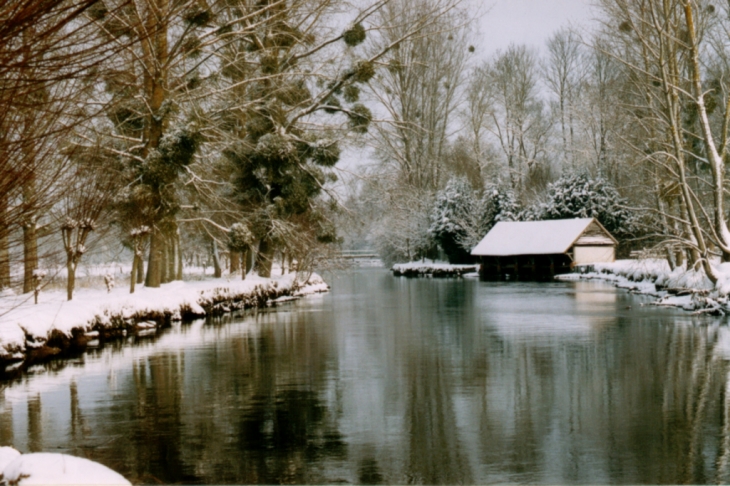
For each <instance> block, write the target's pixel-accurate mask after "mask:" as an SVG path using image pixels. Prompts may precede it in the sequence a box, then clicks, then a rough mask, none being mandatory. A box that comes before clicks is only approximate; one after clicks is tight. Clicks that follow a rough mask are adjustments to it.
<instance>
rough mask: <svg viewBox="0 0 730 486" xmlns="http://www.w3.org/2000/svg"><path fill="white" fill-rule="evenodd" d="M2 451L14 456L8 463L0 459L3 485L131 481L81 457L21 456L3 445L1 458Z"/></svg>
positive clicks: (57, 455) (119, 482)
mask: <svg viewBox="0 0 730 486" xmlns="http://www.w3.org/2000/svg"><path fill="white" fill-rule="evenodd" d="M3 453H7V454H8V456H10V455H12V456H13V460H12V461H11V462H9V463H7V464H4V465H3V464H2V463H1V462H0V480H2V481H3V484H13V485H18V486H30V485H51V484H53V485H59V484H69V485H71V484H74V485H75V484H98V485H111V484H119V485H122V484H123V485H129V484H131V483H130V482H129V481H127V480H126V479H125V478H124V477H123V476H122V475H121V474H119V473H116V472H114V471H112V470H111V469H109V468H108V467H106V466H104V465H102V464H99V463H98V462H94V461H90V460H88V459H84V458H82V457H75V456H69V455H68V454H56V453H47V452H37V453H33V454H23V455H21V454H20V453H19V452H18V451H16V450H15V449H13V448H11V447H3V448H0V461H1V460H2V457H3ZM3 466H4V467H3Z"/></svg>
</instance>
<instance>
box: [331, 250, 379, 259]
mask: <svg viewBox="0 0 730 486" xmlns="http://www.w3.org/2000/svg"><path fill="white" fill-rule="evenodd" d="M337 256H338V257H339V258H344V259H346V260H373V259H376V258H380V255H378V253H377V252H376V251H375V250H343V251H341V252H339V253H338V254H337Z"/></svg>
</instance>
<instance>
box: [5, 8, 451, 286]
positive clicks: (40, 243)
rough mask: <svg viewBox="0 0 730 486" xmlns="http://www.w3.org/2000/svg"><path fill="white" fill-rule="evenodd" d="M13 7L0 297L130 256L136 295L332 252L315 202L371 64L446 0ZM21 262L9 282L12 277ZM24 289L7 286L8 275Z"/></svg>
mask: <svg viewBox="0 0 730 486" xmlns="http://www.w3.org/2000/svg"><path fill="white" fill-rule="evenodd" d="M392 3H393V2H392V1H390V0H372V1H369V2H358V4H357V5H353V4H351V3H349V2H346V1H344V0H49V1H45V2H29V1H27V0H9V1H8V2H3V5H2V6H0V20H1V22H0V25H1V27H0V71H2V73H1V74H2V75H1V76H0V106H2V110H0V289H1V288H11V287H17V288H20V287H22V291H23V292H30V291H32V290H33V289H34V288H36V287H37V286H38V285H39V282H40V280H41V279H42V277H43V275H44V273H43V271H42V270H39V265H40V263H39V262H40V261H41V260H43V259H46V260H48V261H60V260H63V261H64V264H65V267H66V270H67V273H68V287H67V290H68V298H69V299H71V298H72V296H73V290H74V285H75V284H74V276H75V272H76V269H77V266H78V264H79V262H80V261H81V260H82V258H83V257H84V255H86V254H88V253H89V252H90V251H91V250H93V249H94V248H95V247H96V248H98V247H99V246H100V244H99V242H100V241H103V243H104V246H105V247H106V248H107V252H108V253H109V252H112V251H113V250H110V249H109V247H110V246H111V247H119V248H122V247H124V248H126V249H127V250H128V251H127V253H126V254H129V255H131V257H130V259H131V260H132V262H131V263H132V277H131V279H130V291H131V292H134V290H135V284H140V283H144V285H145V286H148V287H159V286H160V284H162V283H165V282H168V281H171V280H178V279H182V276H183V275H182V274H183V262H184V253H188V254H189V253H190V252H191V251H192V249H197V248H201V247H203V248H205V252H206V253H208V254H210V255H211V256H212V259H213V261H214V265H215V269H216V270H215V271H216V274H217V276H220V274H221V258H220V255H221V253H222V252H225V253H226V254H227V255H228V259H229V262H230V266H231V270H232V271H233V270H238V269H239V268H242V269H243V270H242V276H243V277H244V278H245V275H246V271H247V270H250V269H251V268H252V267H255V269H256V271H258V273H259V274H260V275H262V276H269V275H270V274H271V266H272V262H273V261H274V258H281V260H282V267H288V268H291V266H292V263H293V262H295V264H297V265H299V266H311V265H313V264H314V263H316V262H317V261H319V260H320V259H322V258H324V257H325V256H326V255H327V253H328V252H329V251H330V250H329V249H328V248H329V247H330V246H331V244H332V243H334V242H337V241H338V237H337V234H336V230H335V226H334V219H333V213H334V204H333V200H332V198H331V197H329V194H330V192H331V190H330V186H331V185H332V183H333V182H334V181H335V180H336V179H337V173H336V171H335V169H334V166H335V164H337V162H338V161H339V159H340V154H341V151H342V148H343V147H345V146H347V145H348V144H350V143H352V141H353V140H356V139H358V138H362V137H363V136H364V134H365V133H366V132H367V131H368V128H369V126H370V124H371V120H372V118H373V114H372V112H371V110H370V109H369V108H368V107H367V106H366V104H365V103H364V102H363V100H361V92H362V90H363V87H364V86H366V85H368V84H369V83H370V82H371V81H372V80H373V78H374V76H375V75H376V72H377V71H378V70H380V69H381V68H382V65H383V61H382V59H383V57H384V56H385V55H386V54H387V53H388V52H389V51H391V50H394V49H397V48H398V47H399V45H400V44H401V43H403V42H406V41H408V39H410V38H415V37H423V36H424V35H425V34H424V32H426V31H428V30H429V29H430V28H432V26H433V25H434V23H435V22H437V21H438V19H439V18H440V17H441V16H442V15H445V14H446V13H448V12H449V11H451V10H452V9H454V8H455V5H456V4H457V3H458V2H456V1H454V2H452V1H450V0H449V1H446V2H438V3H436V2H434V3H433V4H432V5H429V6H427V7H425V8H423V9H419V12H418V13H416V14H414V15H412V16H411V17H410V18H409V19H408V21H406V22H400V21H398V22H397V25H395V24H389V23H388V22H390V21H392V20H393V19H391V18H389V17H388V15H389V12H390V9H391V8H392V6H391V4H392ZM19 265H22V271H21V272H17V271H14V269H17V268H18V266H19ZM20 274H22V276H20V277H18V278H19V279H21V280H22V281H21V280H16V275H20Z"/></svg>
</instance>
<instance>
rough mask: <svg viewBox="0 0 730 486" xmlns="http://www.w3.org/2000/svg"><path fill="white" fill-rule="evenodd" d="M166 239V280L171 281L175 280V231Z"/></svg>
mask: <svg viewBox="0 0 730 486" xmlns="http://www.w3.org/2000/svg"><path fill="white" fill-rule="evenodd" d="M166 241H167V281H168V282H172V281H173V280H175V276H176V275H177V268H176V267H177V245H176V243H177V240H176V238H175V233H174V232H171V234H170V235H169V236H168V237H167V238H166Z"/></svg>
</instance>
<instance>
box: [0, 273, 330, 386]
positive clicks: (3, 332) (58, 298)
mask: <svg viewBox="0 0 730 486" xmlns="http://www.w3.org/2000/svg"><path fill="white" fill-rule="evenodd" d="M328 288H329V287H328V286H327V284H326V283H325V282H324V281H323V280H322V279H321V278H320V277H319V276H318V275H316V274H312V276H311V277H310V278H309V279H308V280H307V281H306V282H303V283H302V282H300V281H299V280H298V279H297V278H296V274H293V273H292V274H287V275H283V276H278V277H274V278H270V279H267V278H261V277H258V276H255V275H249V276H248V277H247V278H246V280H240V278H239V279H236V278H233V277H232V278H231V279H226V278H221V279H213V278H211V279H207V280H200V281H194V282H180V281H178V282H171V283H168V284H164V285H162V287H160V288H158V289H153V288H147V287H139V288H138V289H137V290H136V291H135V293H134V294H130V293H129V290H128V289H126V288H116V289H113V290H112V291H111V292H107V291H106V290H101V289H80V290H78V291H77V292H76V293H75V294H74V300H72V301H66V294H65V292H63V291H53V292H42V293H41V294H40V297H39V303H38V304H37V305H35V304H33V297H32V295H28V294H26V295H22V296H4V297H0V366H2V368H0V372H2V370H3V369H6V366H8V365H9V364H10V366H11V367H13V366H21V365H22V363H23V362H26V361H33V360H35V359H39V358H45V357H47V356H49V355H55V354H59V353H61V352H63V351H66V350H69V349H83V348H84V347H86V346H88V345H94V344H95V343H96V342H98V339H99V338H100V337H101V338H103V337H110V336H123V335H127V334H128V333H149V332H155V330H156V329H157V328H158V327H160V326H163V325H165V323H169V322H170V321H174V320H184V319H190V318H194V317H202V316H205V315H215V314H221V313H225V312H230V311H232V310H237V309H245V308H251V307H262V306H265V305H267V304H271V303H278V302H282V301H285V300H290V299H291V298H296V297H300V296H303V295H307V294H312V293H316V292H325V291H327V290H328ZM11 363H12V364H11Z"/></svg>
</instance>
